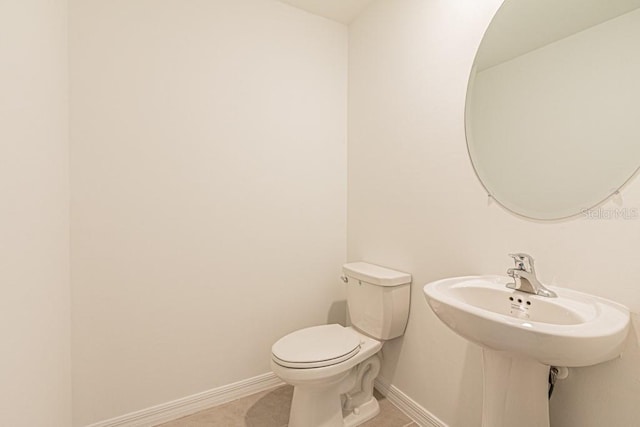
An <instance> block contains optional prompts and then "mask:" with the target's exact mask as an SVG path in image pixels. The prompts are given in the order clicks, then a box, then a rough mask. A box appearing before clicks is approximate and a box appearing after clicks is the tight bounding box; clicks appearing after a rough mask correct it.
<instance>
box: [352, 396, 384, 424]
mask: <svg viewBox="0 0 640 427" xmlns="http://www.w3.org/2000/svg"><path fill="white" fill-rule="evenodd" d="M379 413H380V405H379V404H378V401H377V400H376V398H375V397H373V396H372V397H371V400H369V401H368V402H365V403H363V404H362V405H360V406H358V407H357V408H354V409H353V410H352V411H350V413H349V414H343V417H344V418H343V420H344V427H355V426H359V425H360V424H362V423H364V422H366V421H369V420H370V419H372V418H373V417H375V416H376V415H378V414H379Z"/></svg>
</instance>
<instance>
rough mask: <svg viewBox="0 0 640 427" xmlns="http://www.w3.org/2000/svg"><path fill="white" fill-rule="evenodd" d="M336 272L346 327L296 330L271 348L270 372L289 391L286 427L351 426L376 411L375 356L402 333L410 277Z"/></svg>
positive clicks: (363, 270)
mask: <svg viewBox="0 0 640 427" xmlns="http://www.w3.org/2000/svg"><path fill="white" fill-rule="evenodd" d="M342 271H343V274H344V275H343V276H342V280H343V281H344V282H345V283H346V286H347V307H348V313H349V317H350V319H351V326H349V327H344V326H342V325H338V324H331V325H321V326H313V327H310V328H305V329H300V330H297V331H295V332H292V333H290V334H288V335H286V336H284V337H282V338H281V339H280V340H278V341H277V342H276V343H275V344H274V345H273V347H272V348H271V353H272V354H271V369H272V370H273V372H274V373H275V374H276V375H277V376H278V377H280V379H282V380H283V381H284V382H286V383H288V384H291V385H292V386H293V387H294V390H293V400H292V402H291V413H290V416H289V427H353V426H357V425H360V424H362V423H364V422H365V421H367V420H369V419H371V418H373V417H375V416H376V415H378V413H379V412H380V407H379V405H378V401H377V400H376V398H375V397H374V396H373V383H374V380H375V378H376V377H377V376H378V373H379V372H380V357H379V356H378V353H379V352H380V350H381V349H382V345H383V344H384V342H385V341H388V340H391V339H394V338H397V337H399V336H401V335H403V334H404V331H405V328H406V326H407V320H408V318H409V301H410V294H411V290H410V284H411V275H410V274H407V273H403V272H400V271H395V270H391V269H388V268H384V267H380V266H377V265H374V264H369V263H366V262H354V263H348V264H345V265H343V267H342Z"/></svg>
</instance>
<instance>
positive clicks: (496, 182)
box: [465, 0, 640, 220]
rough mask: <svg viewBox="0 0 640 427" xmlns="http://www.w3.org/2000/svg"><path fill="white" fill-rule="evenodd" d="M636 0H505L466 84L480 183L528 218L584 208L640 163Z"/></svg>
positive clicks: (468, 124) (615, 186)
mask: <svg viewBox="0 0 640 427" xmlns="http://www.w3.org/2000/svg"><path fill="white" fill-rule="evenodd" d="M639 8H640V0H562V1H558V0H505V2H504V3H503V5H502V6H501V8H500V9H499V10H498V12H497V14H496V16H495V17H494V19H493V20H492V22H491V24H490V26H489V28H488V29H487V32H486V34H485V36H484V38H483V39H482V43H481V44H480V47H479V49H478V53H477V55H476V58H475V63H474V66H473V70H472V72H471V77H470V79H469V88H468V91H467V103H466V114H465V116H466V117H465V122H466V123H465V125H466V133H467V146H468V149H469V155H470V157H471V161H472V163H473V167H474V169H475V171H476V174H477V176H478V178H479V179H480V181H481V182H482V184H483V185H484V187H485V189H486V190H487V192H488V193H489V195H490V196H492V197H493V198H494V199H495V200H497V201H498V202H499V203H500V204H501V205H502V206H504V207H505V208H507V209H508V210H510V211H512V212H515V213H517V214H519V215H521V216H525V217H528V218H534V219H543V220H550V219H562V218H567V217H570V216H573V215H577V214H580V213H581V212H582V213H584V212H586V211H587V210H588V209H589V208H592V207H594V206H596V205H598V204H600V203H601V202H603V201H604V200H606V199H607V198H608V197H609V196H611V195H612V194H614V193H615V192H617V191H618V190H619V189H620V187H622V186H623V185H624V184H625V183H626V182H627V181H629V180H630V179H631V178H632V177H633V176H634V174H635V173H636V171H637V169H638V167H639V166H640V9H639Z"/></svg>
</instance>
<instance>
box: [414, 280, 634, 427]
mask: <svg viewBox="0 0 640 427" xmlns="http://www.w3.org/2000/svg"><path fill="white" fill-rule="evenodd" d="M510 281H511V280H510V279H508V278H506V277H501V276H468V277H454V278H450V279H443V280H438V281H436V282H433V283H429V284H427V285H425V287H424V294H425V297H426V299H427V302H428V303H429V305H430V306H431V308H432V309H433V311H434V312H435V314H436V315H437V316H438V318H440V320H442V322H444V323H445V324H446V325H447V326H448V327H449V328H450V329H451V330H453V331H454V332H456V333H457V334H458V335H460V336H462V337H464V338H466V339H467V340H469V341H472V342H474V343H476V344H479V345H480V346H481V347H482V370H483V398H482V427H513V426H518V427H549V426H550V424H549V401H548V398H547V391H548V389H547V388H548V379H549V366H550V365H552V366H568V367H579V366H588V365H594V364H596V363H601V362H605V361H607V360H610V359H613V358H615V357H617V356H618V355H620V353H621V351H622V347H623V345H624V342H625V340H626V337H627V333H628V331H629V324H630V315H629V310H628V309H627V308H626V307H625V306H623V305H621V304H618V303H615V302H613V301H609V300H606V299H604V298H599V297H596V296H592V295H588V294H584V293H581V292H577V291H572V290H569V289H563V288H552V287H550V289H551V290H553V291H554V292H555V293H556V294H557V297H555V298H550V297H545V296H539V295H533V294H529V293H526V292H521V291H517V290H513V289H510V288H507V287H506V284H507V283H509V282H510Z"/></svg>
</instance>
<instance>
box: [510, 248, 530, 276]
mask: <svg viewBox="0 0 640 427" xmlns="http://www.w3.org/2000/svg"><path fill="white" fill-rule="evenodd" d="M509 256H510V257H511V258H513V261H514V262H515V263H516V267H518V268H519V269H521V270H524V271H528V272H529V273H531V272H532V271H533V268H534V267H533V257H532V256H531V255H529V254H525V253H515V254H509Z"/></svg>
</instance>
